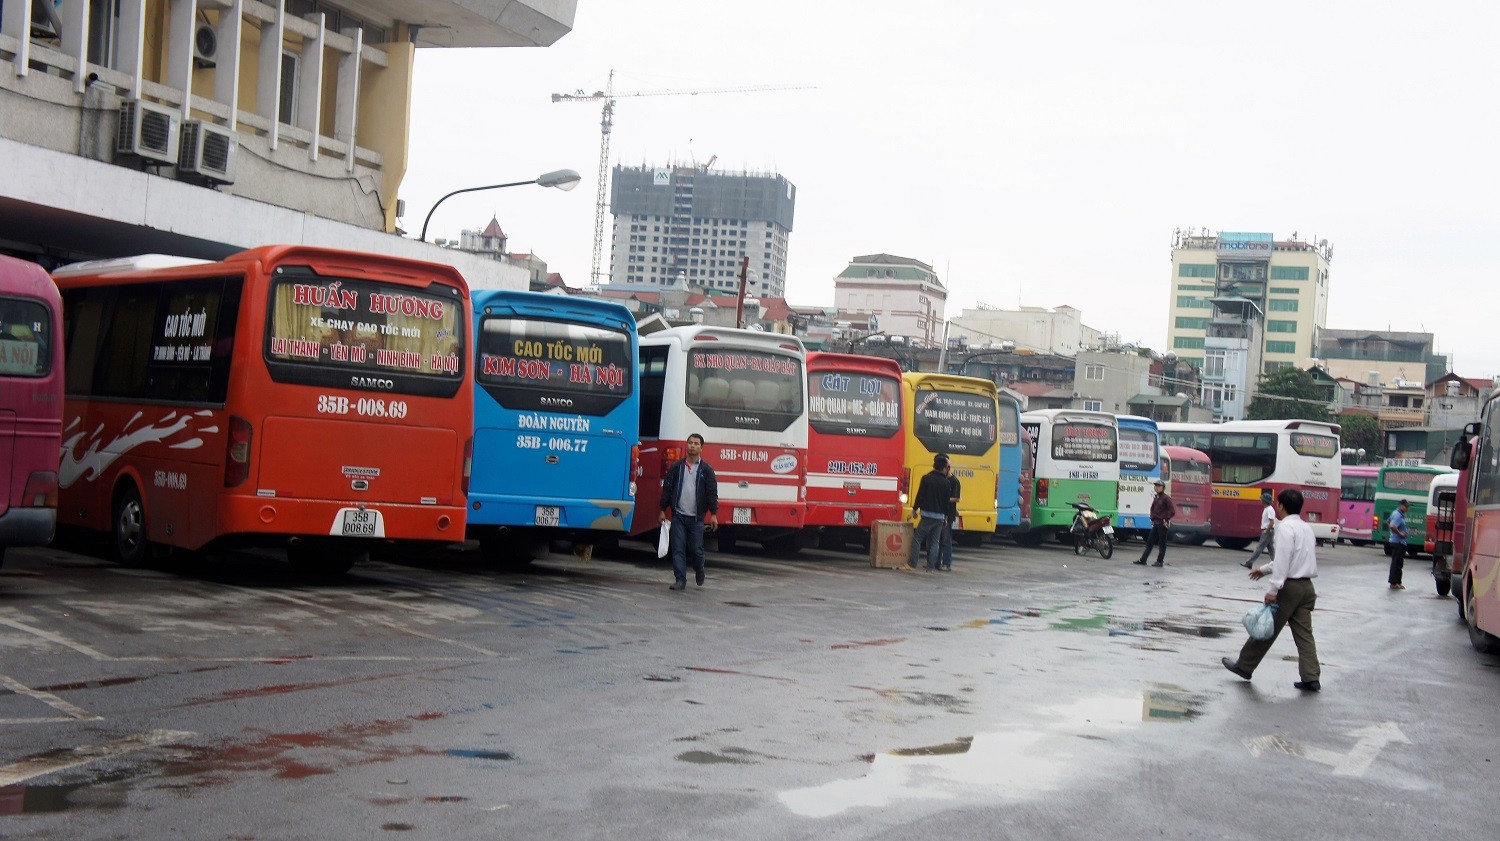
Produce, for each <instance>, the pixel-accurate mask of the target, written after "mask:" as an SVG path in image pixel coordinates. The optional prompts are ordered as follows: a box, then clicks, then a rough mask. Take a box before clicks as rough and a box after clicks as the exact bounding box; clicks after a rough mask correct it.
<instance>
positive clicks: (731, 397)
mask: <svg viewBox="0 0 1500 841" xmlns="http://www.w3.org/2000/svg"><path fill="white" fill-rule="evenodd" d="M687 369H688V370H687V375H688V376H687V404H688V406H689V407H690V408H692V410H693V411H694V412H696V413H697V414H698V416H699V417H701V418H703V420H704V421H705V422H707V423H709V424H711V425H713V426H715V427H719V428H721V429H736V428H746V427H748V428H751V429H763V430H769V431H776V432H780V431H782V430H784V429H786V428H787V427H790V426H791V425H792V424H793V423H794V422H795V421H796V420H797V418H799V417H801V416H802V405H803V398H802V392H803V389H804V386H803V384H802V360H800V359H797V358H796V357H792V356H782V355H780V354H775V353H765V352H762V351H754V350H742V349H739V348H729V347H726V348H723V349H719V348H714V349H712V350H710V349H707V348H701V347H697V348H693V349H692V350H690V351H688V365H687Z"/></svg>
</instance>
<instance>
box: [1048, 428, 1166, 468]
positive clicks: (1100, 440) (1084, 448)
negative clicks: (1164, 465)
mask: <svg viewBox="0 0 1500 841" xmlns="http://www.w3.org/2000/svg"><path fill="white" fill-rule="evenodd" d="M1116 431H1117V430H1115V429H1112V428H1111V427H1108V426H1105V425H1104V424H1101V423H1059V424H1057V425H1056V426H1054V427H1052V458H1053V460H1054V461H1102V462H1111V461H1114V460H1115V459H1116V458H1117V457H1118V456H1117V454H1118V445H1117V441H1118V439H1117V438H1116V436H1115V433H1116ZM1155 463H1156V462H1155V461H1154V460H1153V461H1152V462H1151V465H1154V464H1155ZM1146 469H1147V470H1150V469H1151V466H1150V465H1148V466H1147V467H1146Z"/></svg>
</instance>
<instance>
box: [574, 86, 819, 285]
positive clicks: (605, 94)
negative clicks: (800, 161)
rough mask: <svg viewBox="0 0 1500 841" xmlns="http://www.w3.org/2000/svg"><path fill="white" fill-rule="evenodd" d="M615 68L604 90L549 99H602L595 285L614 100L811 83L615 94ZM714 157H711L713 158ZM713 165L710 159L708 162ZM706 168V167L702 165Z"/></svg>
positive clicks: (789, 88) (751, 90) (780, 88)
mask: <svg viewBox="0 0 1500 841" xmlns="http://www.w3.org/2000/svg"><path fill="white" fill-rule="evenodd" d="M614 87H615V71H613V70H611V71H609V79H608V80H607V81H606V82H605V84H604V90H602V91H594V92H593V93H584V92H583V89H582V88H580V89H578V90H576V91H574V92H573V93H554V94H552V101H553V102H594V101H597V100H602V101H603V102H604V116H603V118H602V119H601V120H600V121H599V190H598V194H597V195H596V196H595V199H594V265H593V271H592V273H591V274H590V275H589V278H590V280H591V281H592V283H593V285H594V286H598V285H599V277H600V274H599V263H600V260H601V259H602V257H603V254H604V208H605V206H606V205H607V204H608V202H607V201H606V197H607V195H608V193H607V187H608V183H609V135H610V132H611V130H613V129H614V118H615V100H616V99H619V98H621V97H626V96H699V95H701V94H714V93H756V92H759V91H795V90H808V89H811V88H813V87H815V86H814V85H757V86H752V87H742V88H705V89H702V90H671V89H665V90H655V91H628V92H625V93H615V92H614ZM717 159H718V156H715V157H714V160H717ZM709 165H710V166H712V165H713V161H710V162H709ZM705 168H706V167H705Z"/></svg>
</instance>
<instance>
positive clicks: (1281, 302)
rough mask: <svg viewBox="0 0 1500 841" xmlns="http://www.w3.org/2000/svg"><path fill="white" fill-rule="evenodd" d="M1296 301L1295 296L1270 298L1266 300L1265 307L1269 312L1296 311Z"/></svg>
mask: <svg viewBox="0 0 1500 841" xmlns="http://www.w3.org/2000/svg"><path fill="white" fill-rule="evenodd" d="M1298 303H1299V302H1298V301H1297V299H1295V298H1272V299H1271V300H1270V301H1267V302H1266V309H1268V310H1270V311H1271V312H1296V311H1297V307H1298ZM1294 323H1295V322H1294Z"/></svg>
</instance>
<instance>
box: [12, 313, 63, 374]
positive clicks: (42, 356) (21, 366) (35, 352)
mask: <svg viewBox="0 0 1500 841" xmlns="http://www.w3.org/2000/svg"><path fill="white" fill-rule="evenodd" d="M51 348H52V314H51V312H49V311H48V309H47V307H46V306H45V305H43V304H42V302H41V301H32V300H27V299H23V298H7V297H0V375H4V376H7V377H42V376H46V375H47V373H48V371H50V370H51V368H52V352H51Z"/></svg>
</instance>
